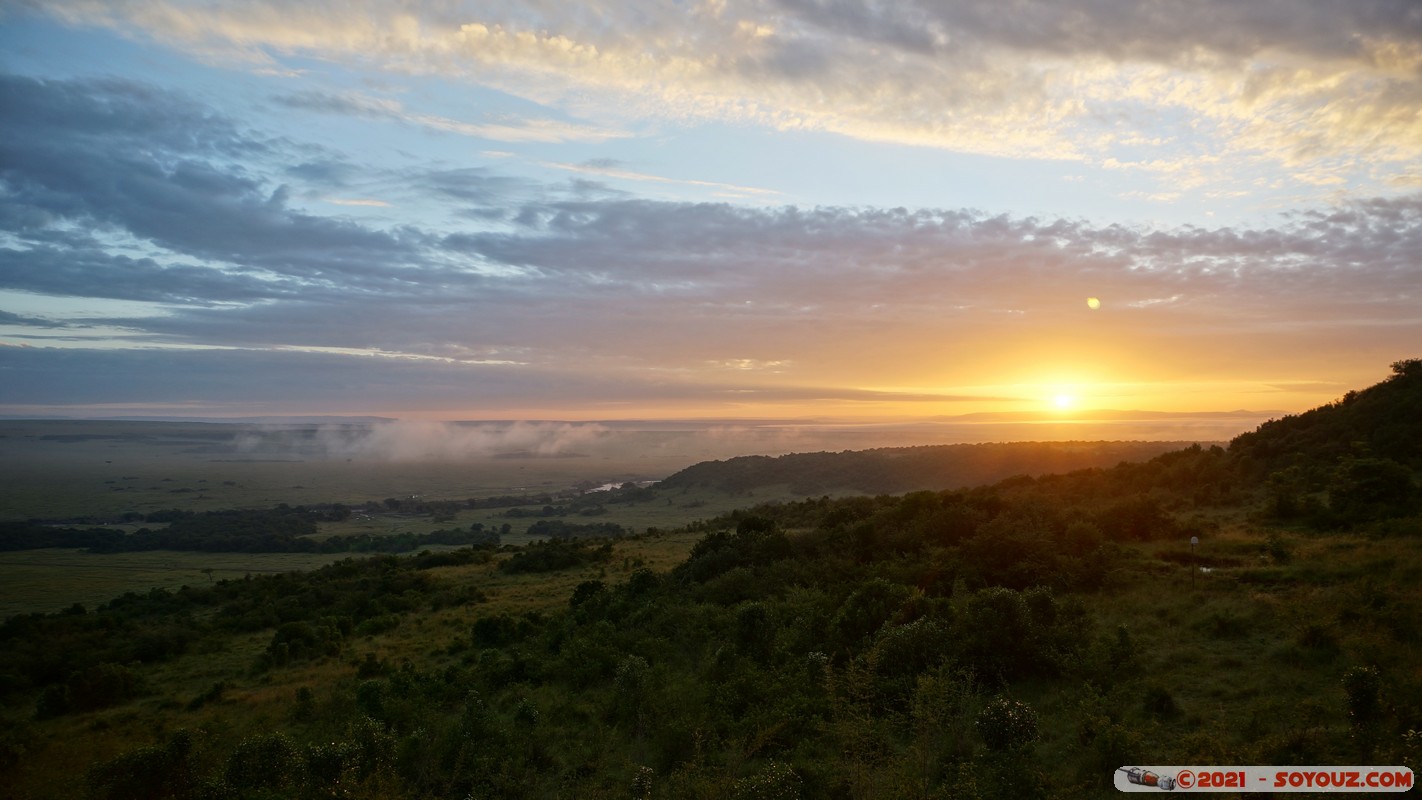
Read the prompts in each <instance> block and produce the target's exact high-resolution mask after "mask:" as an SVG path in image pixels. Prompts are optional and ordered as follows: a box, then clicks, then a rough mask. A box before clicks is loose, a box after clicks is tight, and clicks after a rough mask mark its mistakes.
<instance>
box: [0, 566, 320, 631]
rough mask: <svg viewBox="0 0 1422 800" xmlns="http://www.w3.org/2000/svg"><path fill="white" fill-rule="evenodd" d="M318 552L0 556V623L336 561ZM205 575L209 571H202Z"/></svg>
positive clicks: (304, 568) (308, 567)
mask: <svg viewBox="0 0 1422 800" xmlns="http://www.w3.org/2000/svg"><path fill="white" fill-rule="evenodd" d="M342 557H343V556H342V555H323V554H319V553H192V552H173V551H167V550H155V551H149V552H142V553H108V554H101V553H87V552H84V551H83V550H58V549H51V550H21V551H18V552H9V553H0V619H3V618H5V617H9V616H11V615H13V614H28V613H33V612H39V613H49V612H52V611H59V610H60V609H63V608H68V607H69V606H71V605H73V604H75V603H81V604H83V605H84V606H86V607H88V608H93V607H94V606H97V605H99V604H101V603H104V602H106V601H108V600H112V599H113V598H115V597H117V596H119V595H121V594H124V593H126V592H145V591H148V590H149V589H177V588H179V587H181V586H185V585H187V586H201V585H206V584H208V583H210V582H212V581H217V580H223V579H224V578H240V577H242V576H243V575H247V574H253V575H255V574H260V573H267V572H291V571H294V570H306V569H315V568H317V567H320V566H324V565H326V564H329V563H331V562H332V561H336V560H338V559H340V558H342ZM208 570H210V572H208Z"/></svg>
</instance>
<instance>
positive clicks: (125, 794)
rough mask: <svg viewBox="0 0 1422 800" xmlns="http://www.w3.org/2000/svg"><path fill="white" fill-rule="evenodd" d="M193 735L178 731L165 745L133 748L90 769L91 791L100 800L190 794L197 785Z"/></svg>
mask: <svg viewBox="0 0 1422 800" xmlns="http://www.w3.org/2000/svg"><path fill="white" fill-rule="evenodd" d="M192 745H193V741H192V735H191V734H190V733H188V732H187V731H177V732H175V733H174V734H173V735H172V736H170V737H169V738H168V741H167V742H166V743H164V744H162V745H150V746H148V747H140V748H138V749H136V750H130V751H129V752H127V753H124V754H123V755H120V756H118V757H116V758H113V759H110V760H109V761H104V762H100V763H98V764H95V765H94V766H93V767H90V768H89V772H88V775H87V778H88V784H89V792H90V794H91V796H93V797H94V798H96V800H161V799H162V798H168V797H174V798H177V797H189V796H191V792H192V789H193V787H194V786H195V782H196V781H195V777H196V776H195V775H194V770H193V767H192V764H191V763H190V759H189V757H190V755H191V753H192Z"/></svg>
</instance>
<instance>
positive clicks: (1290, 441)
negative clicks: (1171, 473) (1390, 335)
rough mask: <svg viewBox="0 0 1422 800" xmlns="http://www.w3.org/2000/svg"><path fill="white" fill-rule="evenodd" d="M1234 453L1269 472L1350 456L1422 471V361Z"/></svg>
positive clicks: (1235, 446)
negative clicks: (1379, 460)
mask: <svg viewBox="0 0 1422 800" xmlns="http://www.w3.org/2000/svg"><path fill="white" fill-rule="evenodd" d="M1229 451H1230V454H1231V455H1232V456H1235V457H1236V458H1239V459H1242V460H1248V461H1252V462H1255V463H1256V464H1257V465H1258V466H1260V467H1262V468H1263V469H1264V470H1266V471H1273V470H1278V469H1282V468H1286V467H1290V466H1305V467H1306V466H1314V465H1328V464H1333V463H1335V462H1337V461H1338V460H1339V459H1341V458H1344V457H1348V456H1354V457H1364V456H1367V457H1374V458H1386V459H1391V460H1393V461H1396V462H1398V463H1400V464H1405V465H1407V466H1409V467H1412V468H1413V469H1419V468H1422V359H1409V360H1406V361H1398V362H1396V363H1394V364H1393V365H1392V375H1390V376H1389V377H1388V378H1387V379H1386V380H1384V381H1382V382H1381V383H1378V384H1375V385H1373V386H1370V387H1368V388H1366V389H1362V390H1360V391H1352V392H1348V393H1347V394H1345V395H1343V397H1342V398H1340V399H1339V400H1337V401H1336V402H1333V403H1329V404H1328V405H1326V406H1320V407H1319V408H1315V409H1313V410H1312V411H1305V412H1304V413H1302V414H1291V415H1288V416H1285V417H1283V418H1281V419H1276V420H1271V421H1269V422H1266V423H1264V424H1263V425H1260V426H1259V428H1258V429H1257V430H1254V431H1252V432H1250V433H1245V434H1241V435H1240V436H1237V437H1235V439H1234V441H1232V442H1231V443H1230V447H1229Z"/></svg>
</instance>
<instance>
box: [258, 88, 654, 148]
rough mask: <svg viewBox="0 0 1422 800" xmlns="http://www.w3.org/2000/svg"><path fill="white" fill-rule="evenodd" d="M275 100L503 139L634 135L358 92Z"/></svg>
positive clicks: (554, 139)
mask: <svg viewBox="0 0 1422 800" xmlns="http://www.w3.org/2000/svg"><path fill="white" fill-rule="evenodd" d="M273 99H274V100H275V102H277V103H278V104H280V105H282V106H286V107H287V108H295V109H301V110H304V111H315V112H319V113H325V114H344V115H348V116H356V117H363V118H366V119H389V120H395V121H399V122H406V123H410V124H413V125H419V126H421V127H424V128H427V129H429V130H434V131H442V132H446V133H456V134H459V135H460V136H472V137H475V138H479V139H493V140H495V141H500V142H540V143H545V144H546V143H551V142H593V143H596V142H605V141H607V140H609V139H621V138H626V137H628V136H631V135H632V134H630V133H628V132H626V131H622V130H615V129H612V128H605V127H598V126H595V125H584V124H579V123H575V122H564V121H561V120H554V119H540V118H518V117H507V118H502V119H498V120H495V121H492V122H463V121H460V120H455V119H450V118H448V117H443V116H439V115H438V114H421V113H418V112H414V111H410V110H408V109H406V108H405V107H404V106H403V105H402V104H401V103H399V102H398V101H395V100H389V99H385V98H378V97H371V96H369V95H364V94H357V93H345V94H331V93H328V92H321V91H315V90H311V91H304V92H297V93H291V94H284V95H278V96H276V97H275V98H273Z"/></svg>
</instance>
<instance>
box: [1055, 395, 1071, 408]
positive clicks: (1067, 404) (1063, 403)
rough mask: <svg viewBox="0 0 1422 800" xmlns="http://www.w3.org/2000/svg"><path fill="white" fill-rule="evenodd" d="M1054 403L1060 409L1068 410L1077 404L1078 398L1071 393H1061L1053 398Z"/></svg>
mask: <svg viewBox="0 0 1422 800" xmlns="http://www.w3.org/2000/svg"><path fill="white" fill-rule="evenodd" d="M1052 405H1053V406H1055V407H1056V409H1057V410H1058V411H1066V410H1067V409H1069V408H1071V407H1072V406H1074V405H1076V398H1075V397H1072V396H1071V395H1069V394H1059V395H1057V396H1056V397H1053V398H1052Z"/></svg>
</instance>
